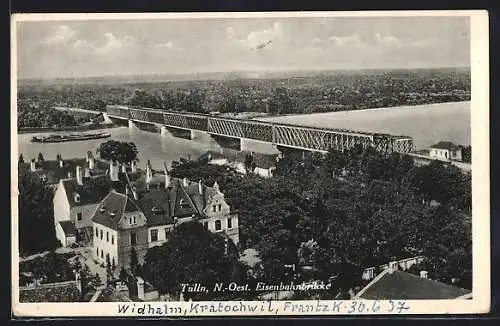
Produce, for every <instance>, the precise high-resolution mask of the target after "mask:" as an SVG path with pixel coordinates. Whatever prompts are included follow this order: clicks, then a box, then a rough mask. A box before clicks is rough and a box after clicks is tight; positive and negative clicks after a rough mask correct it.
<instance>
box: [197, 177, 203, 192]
mask: <svg viewBox="0 0 500 326" xmlns="http://www.w3.org/2000/svg"><path fill="white" fill-rule="evenodd" d="M198 192H199V193H200V195H203V183H201V180H200V181H198Z"/></svg>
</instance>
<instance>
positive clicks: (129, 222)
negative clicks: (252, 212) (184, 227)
mask: <svg viewBox="0 0 500 326" xmlns="http://www.w3.org/2000/svg"><path fill="white" fill-rule="evenodd" d="M160 177H161V178H159V175H158V174H156V175H155V173H154V172H153V171H152V169H151V166H150V164H149V162H148V165H147V167H146V174H145V175H144V178H141V179H140V180H138V181H137V182H135V183H130V184H129V185H128V187H127V191H126V193H125V194H122V193H118V192H116V191H115V190H112V191H111V192H110V193H109V194H108V195H107V196H106V197H105V198H104V199H103V200H102V201H101V202H100V203H99V205H98V207H97V209H96V211H95V213H94V215H93V217H92V223H93V229H94V242H93V256H94V259H95V260H96V261H97V262H99V263H103V264H106V256H108V255H109V257H110V263H111V264H112V265H114V266H115V267H116V268H118V269H120V268H121V267H127V266H130V262H131V256H132V251H135V253H136V254H137V260H138V262H139V263H140V264H142V263H143V262H144V257H145V255H146V252H147V249H148V248H151V247H154V246H159V245H163V244H164V243H166V242H168V239H169V234H170V233H171V232H172V231H173V230H174V228H175V227H176V226H177V225H179V224H181V223H184V222H187V221H197V222H199V223H202V224H203V225H204V226H205V227H206V228H207V229H208V230H210V231H211V232H214V233H220V234H221V235H222V236H224V237H226V238H228V239H230V240H231V241H233V242H234V244H236V245H237V244H238V243H239V232H238V215H237V214H233V213H232V212H231V210H230V207H229V205H228V204H227V202H226V201H225V199H224V194H223V193H222V192H221V191H220V189H219V186H218V185H217V183H215V184H214V185H213V186H211V187H208V186H206V185H204V184H203V183H202V182H201V181H199V182H193V181H189V180H187V179H185V178H184V179H178V178H171V177H170V175H169V173H168V170H166V168H165V171H164V173H163V174H162V175H160ZM113 262H114V264H113Z"/></svg>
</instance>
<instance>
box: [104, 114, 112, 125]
mask: <svg viewBox="0 0 500 326" xmlns="http://www.w3.org/2000/svg"><path fill="white" fill-rule="evenodd" d="M102 117H103V119H104V123H106V124H112V123H113V120H111V119H110V118H109V115H108V114H107V113H106V112H103V113H102Z"/></svg>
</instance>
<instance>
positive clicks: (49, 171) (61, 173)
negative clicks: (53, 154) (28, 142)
mask: <svg viewBox="0 0 500 326" xmlns="http://www.w3.org/2000/svg"><path fill="white" fill-rule="evenodd" d="M94 162H95V163H94V167H93V169H91V170H90V175H91V176H98V175H103V174H104V173H105V172H106V170H107V169H108V167H109V164H108V163H107V162H104V161H100V160H94ZM35 166H36V168H37V171H35V172H33V173H34V174H37V175H39V176H40V177H41V176H45V177H46V178H47V182H48V183H49V184H56V183H58V182H59V180H61V179H66V178H68V172H71V176H72V177H73V178H74V177H75V175H76V167H77V166H80V167H81V168H82V174H83V173H85V169H86V168H88V166H89V165H88V163H87V161H86V159H85V158H73V159H67V160H64V159H63V166H62V167H61V166H60V165H59V161H57V160H48V161H42V162H35ZM30 168H31V162H30V161H28V162H25V163H22V164H20V165H19V171H20V172H21V171H29V170H30Z"/></svg>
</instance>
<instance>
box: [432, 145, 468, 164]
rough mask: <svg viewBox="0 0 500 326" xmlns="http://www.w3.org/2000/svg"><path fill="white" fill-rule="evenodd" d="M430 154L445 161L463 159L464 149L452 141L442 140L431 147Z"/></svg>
mask: <svg viewBox="0 0 500 326" xmlns="http://www.w3.org/2000/svg"><path fill="white" fill-rule="evenodd" d="M429 156H430V157H432V158H436V159H438V160H443V161H462V150H461V149H460V146H458V145H455V144H453V143H452V142H448V141H441V142H439V143H437V144H435V145H432V146H431V147H430V148H429Z"/></svg>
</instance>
